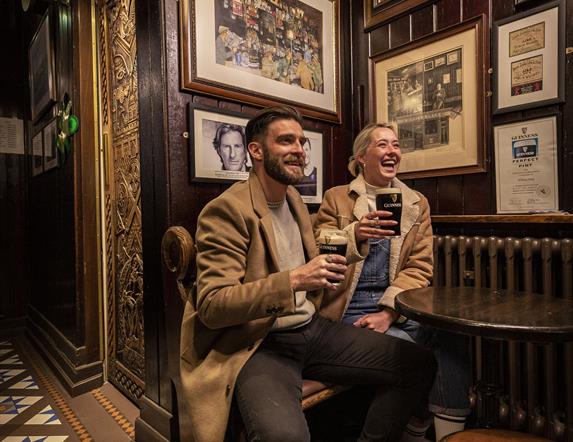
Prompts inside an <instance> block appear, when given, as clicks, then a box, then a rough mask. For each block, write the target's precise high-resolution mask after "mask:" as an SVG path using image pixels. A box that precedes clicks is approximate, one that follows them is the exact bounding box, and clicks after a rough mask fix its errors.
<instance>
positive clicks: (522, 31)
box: [493, 0, 565, 114]
mask: <svg viewBox="0 0 573 442" xmlns="http://www.w3.org/2000/svg"><path fill="white" fill-rule="evenodd" d="M564 41H565V11H564V6H563V1H562V0H559V1H554V2H551V3H548V4H546V5H543V6H540V7H538V8H535V9H532V10H530V11H526V12H522V13H521V14H517V15H514V16H511V17H509V18H507V19H504V20H500V21H497V22H495V23H494V29H493V51H494V57H493V60H494V66H495V69H494V87H495V94H494V113H496V114H499V113H503V112H510V111H517V110H523V109H527V108H531V107H538V106H547V105H549V104H553V103H557V102H561V101H563V100H564V90H565V85H564V78H563V77H564V76H563V71H564V59H565V57H564V49H563V44H564V43H563V42H564ZM559 54H561V55H559Z"/></svg>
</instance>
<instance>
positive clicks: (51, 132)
mask: <svg viewBox="0 0 573 442" xmlns="http://www.w3.org/2000/svg"><path fill="white" fill-rule="evenodd" d="M43 132H44V172H46V171H47V170H50V169H53V168H54V167H56V166H57V165H58V150H57V149H56V136H57V134H58V120H57V119H56V118H54V119H53V120H52V121H51V122H50V123H49V124H48V125H47V126H46V127H45V128H44V131H43Z"/></svg>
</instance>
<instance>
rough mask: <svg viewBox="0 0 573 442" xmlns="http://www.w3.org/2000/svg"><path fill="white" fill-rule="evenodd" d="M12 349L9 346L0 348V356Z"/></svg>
mask: <svg viewBox="0 0 573 442" xmlns="http://www.w3.org/2000/svg"><path fill="white" fill-rule="evenodd" d="M11 351H14V350H12V349H11V348H0V356H3V355H5V354H6V353H10V352H11Z"/></svg>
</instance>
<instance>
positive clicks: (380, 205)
mask: <svg viewBox="0 0 573 442" xmlns="http://www.w3.org/2000/svg"><path fill="white" fill-rule="evenodd" d="M376 210H385V211H386V212H392V216H391V217H390V218H385V219H391V220H394V221H396V222H397V223H398V224H396V225H395V226H385V227H384V229H388V230H394V236H400V223H401V221H402V191H401V190H400V189H397V188H395V187H388V188H385V189H378V190H376Z"/></svg>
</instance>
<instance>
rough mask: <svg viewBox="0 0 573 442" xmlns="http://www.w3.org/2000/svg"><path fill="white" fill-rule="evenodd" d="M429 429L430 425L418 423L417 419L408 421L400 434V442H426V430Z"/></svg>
mask: <svg viewBox="0 0 573 442" xmlns="http://www.w3.org/2000/svg"><path fill="white" fill-rule="evenodd" d="M429 427H430V424H429V423H428V424H423V423H420V421H419V420H417V419H414V418H412V419H410V422H408V425H406V429H405V430H404V432H403V433H402V439H401V440H400V442H422V441H427V440H428V439H426V430H427V429H428V428H429Z"/></svg>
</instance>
